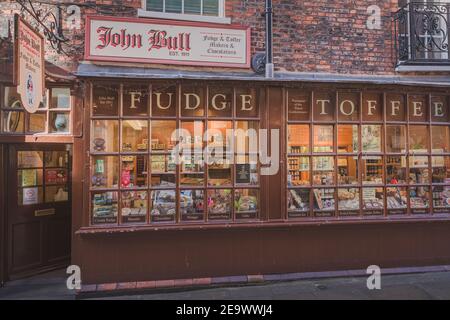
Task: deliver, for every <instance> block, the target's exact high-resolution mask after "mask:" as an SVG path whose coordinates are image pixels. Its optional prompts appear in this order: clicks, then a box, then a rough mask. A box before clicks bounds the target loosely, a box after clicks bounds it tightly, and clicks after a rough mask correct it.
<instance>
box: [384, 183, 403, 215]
mask: <svg viewBox="0 0 450 320" xmlns="http://www.w3.org/2000/svg"><path fill="white" fill-rule="evenodd" d="M407 201H408V198H407V191H406V187H389V188H386V202H387V208H388V210H389V214H405V213H406V210H405V209H406V206H407Z"/></svg>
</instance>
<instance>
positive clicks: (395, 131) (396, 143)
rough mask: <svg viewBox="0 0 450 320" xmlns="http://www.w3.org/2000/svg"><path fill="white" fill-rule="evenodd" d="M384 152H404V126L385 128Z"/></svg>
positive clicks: (388, 126)
mask: <svg viewBox="0 0 450 320" xmlns="http://www.w3.org/2000/svg"><path fill="white" fill-rule="evenodd" d="M386 152H388V153H405V152H406V127H405V126H404V125H387V126H386Z"/></svg>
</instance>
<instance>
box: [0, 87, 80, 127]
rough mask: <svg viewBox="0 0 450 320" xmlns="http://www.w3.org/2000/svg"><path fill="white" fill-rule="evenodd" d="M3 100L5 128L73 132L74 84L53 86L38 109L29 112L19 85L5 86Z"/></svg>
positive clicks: (2, 124) (2, 120)
mask: <svg viewBox="0 0 450 320" xmlns="http://www.w3.org/2000/svg"><path fill="white" fill-rule="evenodd" d="M4 92H5V96H4V99H3V101H1V104H0V107H1V131H2V132H3V133H11V134H36V133H39V134H45V133H50V134H68V133H70V132H71V115H72V112H71V111H72V96H71V92H70V88H50V89H49V90H47V93H46V95H45V96H44V102H43V103H42V104H41V105H40V107H39V108H38V110H37V111H36V112H35V113H29V112H26V111H25V109H24V108H23V106H22V102H21V98H20V95H19V94H18V93H17V90H16V88H13V87H5V88H4Z"/></svg>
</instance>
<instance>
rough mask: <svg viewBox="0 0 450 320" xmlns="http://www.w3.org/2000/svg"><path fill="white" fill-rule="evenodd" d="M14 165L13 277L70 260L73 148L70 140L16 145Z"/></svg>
mask: <svg viewBox="0 0 450 320" xmlns="http://www.w3.org/2000/svg"><path fill="white" fill-rule="evenodd" d="M9 155H10V156H9V167H8V189H7V203H8V205H7V207H8V275H9V278H10V279H14V278H19V277H22V276H28V275H32V274H34V273H39V272H43V271H46V270H51V269H54V268H58V267H61V266H64V265H65V264H67V263H68V261H69V260H70V239H71V235H70V233H71V228H70V223H71V205H70V203H71V199H70V175H71V170H70V168H71V165H70V164H71V157H70V151H68V150H67V148H66V146H65V145H55V146H26V145H17V146H11V147H10V150H9Z"/></svg>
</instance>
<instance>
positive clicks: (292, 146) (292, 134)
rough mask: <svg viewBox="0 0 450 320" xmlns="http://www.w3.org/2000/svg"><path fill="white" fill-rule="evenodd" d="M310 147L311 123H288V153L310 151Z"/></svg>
mask: <svg viewBox="0 0 450 320" xmlns="http://www.w3.org/2000/svg"><path fill="white" fill-rule="evenodd" d="M308 152H310V149H309V125H307V124H290V125H288V153H308Z"/></svg>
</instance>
